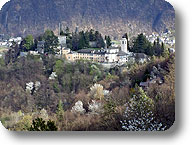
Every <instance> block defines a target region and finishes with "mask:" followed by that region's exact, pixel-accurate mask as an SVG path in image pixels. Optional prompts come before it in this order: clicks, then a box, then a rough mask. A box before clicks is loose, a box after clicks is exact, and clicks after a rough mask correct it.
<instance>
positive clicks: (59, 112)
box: [56, 100, 64, 121]
mask: <svg viewBox="0 0 193 145" xmlns="http://www.w3.org/2000/svg"><path fill="white" fill-rule="evenodd" d="M56 114H57V118H58V120H59V121H61V120H62V117H63V115H64V109H63V103H62V100H60V101H59V103H58V108H57V112H56Z"/></svg>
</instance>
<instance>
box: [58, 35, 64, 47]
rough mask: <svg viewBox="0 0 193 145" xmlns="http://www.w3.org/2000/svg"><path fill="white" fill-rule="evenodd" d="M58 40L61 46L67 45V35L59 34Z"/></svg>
mask: <svg viewBox="0 0 193 145" xmlns="http://www.w3.org/2000/svg"><path fill="white" fill-rule="evenodd" d="M58 41H59V44H60V45H61V46H66V36H59V37H58Z"/></svg>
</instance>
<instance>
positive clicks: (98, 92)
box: [90, 84, 104, 100]
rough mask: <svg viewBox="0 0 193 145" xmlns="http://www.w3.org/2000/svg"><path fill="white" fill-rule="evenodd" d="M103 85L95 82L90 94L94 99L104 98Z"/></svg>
mask: <svg viewBox="0 0 193 145" xmlns="http://www.w3.org/2000/svg"><path fill="white" fill-rule="evenodd" d="M103 91H104V90H103V86H102V85H100V84H94V86H92V87H91V88H90V94H91V96H93V97H94V99H97V100H102V99H103V98H104V92H103Z"/></svg>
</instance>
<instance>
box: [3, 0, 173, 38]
mask: <svg viewBox="0 0 193 145" xmlns="http://www.w3.org/2000/svg"><path fill="white" fill-rule="evenodd" d="M59 23H61V24H62V25H61V26H62V28H65V27H67V26H68V27H69V28H70V29H71V31H74V30H75V29H76V28H78V29H79V30H85V29H91V28H93V29H95V30H99V31H100V32H101V33H102V34H108V35H111V36H114V37H117V36H121V35H122V34H123V33H125V32H128V31H130V32H131V33H139V32H152V31H157V32H161V31H164V30H166V29H174V27H175V11H174V8H173V7H172V6H171V5H170V4H169V3H168V2H166V1H164V0H10V1H9V2H7V3H6V4H5V5H4V6H3V8H2V9H1V11H0V33H8V34H10V35H15V36H16V35H26V34H29V33H31V34H33V35H37V34H40V33H42V32H43V31H44V30H45V29H48V28H49V29H52V30H54V31H55V32H57V31H58V25H59Z"/></svg>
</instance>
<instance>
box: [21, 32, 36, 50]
mask: <svg viewBox="0 0 193 145" xmlns="http://www.w3.org/2000/svg"><path fill="white" fill-rule="evenodd" d="M23 47H24V48H25V50H26V51H29V50H31V49H33V47H34V38H33V36H32V35H28V36H26V37H25V38H24V43H23Z"/></svg>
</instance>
